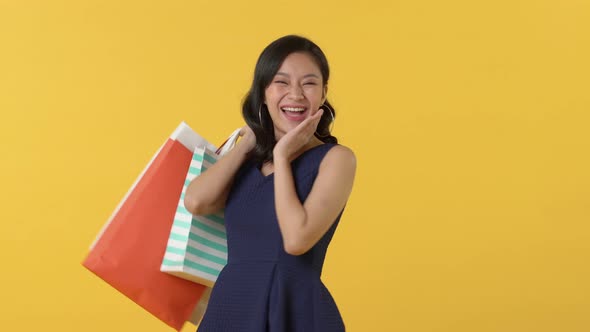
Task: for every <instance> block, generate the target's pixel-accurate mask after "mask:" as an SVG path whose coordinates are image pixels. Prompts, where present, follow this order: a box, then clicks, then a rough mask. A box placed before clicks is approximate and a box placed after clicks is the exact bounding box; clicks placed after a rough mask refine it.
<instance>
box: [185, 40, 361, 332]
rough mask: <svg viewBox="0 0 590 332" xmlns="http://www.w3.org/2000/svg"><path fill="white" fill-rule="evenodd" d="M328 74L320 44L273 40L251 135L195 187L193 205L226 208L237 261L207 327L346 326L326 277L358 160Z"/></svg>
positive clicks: (223, 280) (232, 257)
mask: <svg viewBox="0 0 590 332" xmlns="http://www.w3.org/2000/svg"><path fill="white" fill-rule="evenodd" d="M328 79H329V67H328V63H327V60H326V57H325V55H324V53H323V52H322V51H321V50H320V48H319V47H318V46H317V45H315V44H314V43H313V42H311V41H310V40H308V39H305V38H303V37H299V36H285V37H283V38H280V39H278V40H276V41H274V42H273V43H271V44H270V45H268V46H267V47H266V48H265V49H264V51H263V52H262V54H261V55H260V57H259V59H258V62H257V64H256V69H255V73H254V81H253V83H252V87H251V89H250V91H249V92H248V94H247V95H246V98H245V100H244V103H243V108H242V113H243V116H244V119H245V120H246V124H247V126H245V127H243V128H242V132H241V134H242V139H241V140H240V142H239V143H238V144H237V146H236V147H235V148H234V149H232V150H231V151H230V152H229V153H228V154H226V155H225V156H224V157H223V158H221V159H220V160H219V161H218V162H217V163H216V164H215V165H214V166H212V167H211V168H209V169H208V170H207V171H206V172H205V173H203V174H202V175H200V176H199V177H197V178H195V179H194V180H193V182H192V183H191V184H190V185H189V187H188V188H187V193H186V196H185V206H186V208H187V209H188V210H189V211H190V212H191V213H193V214H195V215H206V214H210V213H214V212H218V211H220V210H221V209H225V221H226V228H227V243H228V263H227V265H226V266H225V267H224V269H223V270H222V271H221V273H220V275H219V277H218V279H217V282H216V284H215V286H214V287H213V290H212V293H211V298H210V301H209V306H208V308H207V312H206V313H205V316H204V318H203V320H202V322H201V324H200V325H199V328H198V331H201V332H223V331H231V332H236V331H250V332H262V331H271V332H279V331H280V332H286V331H296V332H299V331H301V332H303V331H305V332H314V331H318V332H319V331H321V332H330V331H344V323H343V321H342V318H341V316H340V313H339V311H338V308H337V306H336V304H335V303H334V301H333V299H332V297H331V295H330V293H329V292H328V290H327V289H326V287H325V286H324V285H323V283H322V282H321V280H320V275H321V270H322V265H323V262H324V257H325V254H326V250H327V248H328V244H329V243H330V240H331V238H332V235H333V234H334V231H335V230H336V226H337V225H338V221H339V220H340V216H341V215H342V212H343V210H344V206H345V204H346V201H347V199H348V197H349V195H350V192H351V190H352V185H353V181H354V175H355V170H356V159H355V156H354V154H353V152H352V151H351V150H350V149H348V148H346V147H344V146H342V145H339V144H337V140H336V138H335V137H333V136H331V134H330V131H329V130H330V124H331V123H332V122H333V121H334V117H335V114H334V109H333V108H332V107H331V106H330V104H329V103H328V101H327V99H326V94H327V91H328V85H327V84H328Z"/></svg>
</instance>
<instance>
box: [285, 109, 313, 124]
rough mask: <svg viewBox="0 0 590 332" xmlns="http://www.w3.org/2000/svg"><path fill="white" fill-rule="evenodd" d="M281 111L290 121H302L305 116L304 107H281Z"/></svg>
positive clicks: (305, 110)
mask: <svg viewBox="0 0 590 332" xmlns="http://www.w3.org/2000/svg"><path fill="white" fill-rule="evenodd" d="M281 111H282V113H283V114H284V115H285V117H286V118H287V120H291V121H302V120H305V118H306V117H307V108H306V107H281Z"/></svg>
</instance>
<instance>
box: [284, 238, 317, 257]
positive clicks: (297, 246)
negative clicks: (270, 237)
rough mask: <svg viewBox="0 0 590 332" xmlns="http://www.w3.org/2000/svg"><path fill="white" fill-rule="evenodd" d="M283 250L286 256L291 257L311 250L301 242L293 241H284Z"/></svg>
mask: <svg viewBox="0 0 590 332" xmlns="http://www.w3.org/2000/svg"><path fill="white" fill-rule="evenodd" d="M283 248H284V249H285V252H286V253H287V254H289V255H292V256H300V255H303V254H305V253H306V252H308V251H309V249H311V247H310V246H309V245H307V244H306V243H304V242H303V241H301V240H295V239H294V240H290V241H284V243H283Z"/></svg>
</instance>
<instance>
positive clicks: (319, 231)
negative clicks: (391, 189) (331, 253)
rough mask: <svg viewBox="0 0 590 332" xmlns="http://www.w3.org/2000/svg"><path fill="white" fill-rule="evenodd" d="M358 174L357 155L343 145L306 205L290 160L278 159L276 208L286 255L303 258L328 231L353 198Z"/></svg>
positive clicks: (335, 150)
mask: <svg viewBox="0 0 590 332" xmlns="http://www.w3.org/2000/svg"><path fill="white" fill-rule="evenodd" d="M355 172H356V158H355V156H354V153H353V152H352V151H351V150H350V149H348V148H346V147H344V146H341V145H339V146H335V147H333V148H332V149H331V150H330V151H329V152H328V153H327V155H326V156H325V157H324V160H323V161H322V163H321V165H320V169H319V172H318V175H317V177H316V179H315V182H314V184H313V187H312V189H311V192H310V193H309V195H308V197H307V199H306V200H305V202H304V203H303V204H302V203H301V202H300V200H299V197H298V196H297V192H296V190H295V184H294V181H293V173H292V170H291V165H290V163H289V161H288V160H286V159H283V160H280V159H279V160H277V158H275V175H274V176H275V205H276V211H277V217H278V221H279V227H280V230H281V234H282V236H283V242H284V246H285V251H286V252H288V253H289V254H292V255H301V254H303V253H305V252H307V251H308V250H309V249H311V247H313V246H314V245H315V244H316V243H317V242H318V241H319V239H320V238H321V237H322V236H323V235H324V234H325V233H326V232H327V231H328V229H329V228H330V226H332V224H333V223H334V221H335V220H336V217H338V214H339V213H340V212H341V211H342V209H343V208H344V205H345V204H346V201H347V200H348V197H349V196H350V193H351V191H352V185H353V182H354V175H355Z"/></svg>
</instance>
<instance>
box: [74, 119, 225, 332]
mask: <svg viewBox="0 0 590 332" xmlns="http://www.w3.org/2000/svg"><path fill="white" fill-rule="evenodd" d="M196 146H206V147H208V148H209V149H215V147H214V146H213V145H211V144H210V143H208V142H207V141H206V140H205V139H203V138H202V137H201V136H199V135H198V134H197V133H195V132H194V131H193V130H192V129H191V128H190V127H189V126H188V125H186V124H185V123H184V122H183V123H181V124H180V125H179V126H178V128H177V129H176V130H175V131H174V133H173V134H172V135H171V136H170V137H169V138H168V139H167V140H166V142H165V143H164V144H163V145H162V147H161V148H160V149H159V150H158V152H157V153H156V154H155V155H154V157H153V158H152V160H151V161H150V162H149V163H148V165H147V166H146V168H145V169H144V170H143V172H142V173H141V174H140V175H139V177H138V178H137V180H136V181H135V183H134V184H133V185H132V186H131V188H130V189H129V191H128V192H127V194H126V195H125V197H124V198H123V199H122V201H121V202H120V203H119V205H118V206H117V208H116V209H115V211H114V212H113V214H112V216H111V217H110V219H109V221H108V222H107V223H106V224H105V226H104V227H103V229H102V230H101V231H100V233H99V235H98V236H97V238H96V240H95V241H94V243H93V244H92V246H91V250H90V252H89V254H88V256H87V257H86V259H85V260H84V261H83V263H82V264H83V265H84V266H85V267H86V268H88V269H89V270H90V271H92V272H93V273H94V274H96V275H97V276H98V277H100V278H101V279H103V280H104V281H106V282H107V283H108V284H110V285H111V286H113V287H114V288H115V289H117V290H118V291H120V292H121V293H122V294H124V295H125V296H127V297H128V298H129V299H131V300H132V301H134V302H135V303H137V304H138V305H140V306H141V307H143V308H144V309H145V310H147V311H148V312H150V313H151V314H153V315H154V316H156V317H157V318H158V319H160V320H161V321H163V322H164V323H166V324H167V325H169V326H171V327H172V328H174V329H176V330H180V329H181V328H182V326H183V324H184V322H185V321H187V320H191V321H192V322H193V323H195V324H197V323H198V321H199V320H200V317H202V314H203V312H204V309H205V308H206V300H207V297H208V292H209V291H210V289H208V288H207V287H206V286H203V285H200V284H197V283H194V282H190V281H188V280H184V279H181V278H177V277H174V276H172V275H169V274H166V273H162V272H161V271H160V264H161V262H162V255H163V253H164V251H165V249H166V244H167V242H168V237H169V234H170V227H171V225H172V221H173V219H174V215H175V212H176V208H177V205H178V197H179V195H180V193H181V191H182V187H183V183H184V181H185V177H186V173H187V170H188V168H189V165H190V163H191V159H192V156H193V151H194V149H195V148H196ZM200 300H203V301H205V302H204V303H199V301H200ZM191 317H192V318H191Z"/></svg>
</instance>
